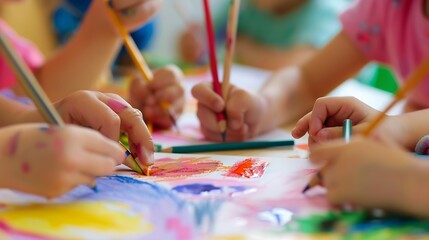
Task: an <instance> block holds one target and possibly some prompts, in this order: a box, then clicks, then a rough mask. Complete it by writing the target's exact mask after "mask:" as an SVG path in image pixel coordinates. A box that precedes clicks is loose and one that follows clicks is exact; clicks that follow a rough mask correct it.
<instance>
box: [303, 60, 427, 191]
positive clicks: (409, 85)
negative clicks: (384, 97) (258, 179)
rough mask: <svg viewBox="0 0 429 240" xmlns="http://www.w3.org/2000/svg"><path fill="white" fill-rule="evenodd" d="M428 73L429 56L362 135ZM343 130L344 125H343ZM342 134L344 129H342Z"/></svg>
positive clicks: (313, 181)
mask: <svg viewBox="0 0 429 240" xmlns="http://www.w3.org/2000/svg"><path fill="white" fill-rule="evenodd" d="M428 73H429V57H427V58H426V59H424V60H423V62H422V63H421V64H420V65H419V66H418V67H417V68H416V70H415V71H414V72H413V73H412V74H411V75H410V76H409V77H408V78H407V81H406V83H405V85H404V86H403V87H402V88H401V89H399V90H398V92H397V93H396V94H395V96H394V98H393V100H392V102H391V103H390V104H389V105H388V106H387V107H386V108H385V109H384V110H383V111H382V112H381V113H380V114H379V115H378V116H377V117H376V118H375V119H374V120H373V121H372V122H371V123H370V124H369V126H368V127H367V128H366V129H365V131H364V132H363V136H365V137H368V136H369V135H370V134H371V133H372V131H374V129H375V128H376V127H377V126H378V125H379V124H380V123H381V122H382V121H383V119H384V118H385V117H386V115H387V112H388V111H389V110H390V109H392V107H393V106H395V105H396V104H397V103H398V102H399V101H400V100H402V99H403V98H404V97H405V96H406V95H407V93H408V92H409V91H411V90H412V89H414V88H415V87H416V86H417V85H418V84H419V83H420V82H421V81H423V79H424V78H425V76H426V75H427V74H428ZM343 130H344V126H343ZM343 134H344V131H343ZM322 173H323V169H322V170H321V172H320V173H318V174H317V175H316V176H315V177H314V178H312V180H311V181H310V183H309V184H308V185H307V186H306V187H305V188H304V190H303V193H304V192H306V191H308V190H309V189H310V188H311V187H313V186H315V185H317V184H318V183H319V182H320V181H321V178H322Z"/></svg>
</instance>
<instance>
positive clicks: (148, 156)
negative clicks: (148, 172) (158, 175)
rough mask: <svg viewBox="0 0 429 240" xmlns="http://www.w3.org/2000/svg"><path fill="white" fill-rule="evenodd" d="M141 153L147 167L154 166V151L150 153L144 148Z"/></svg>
mask: <svg viewBox="0 0 429 240" xmlns="http://www.w3.org/2000/svg"><path fill="white" fill-rule="evenodd" d="M141 151H142V153H143V155H144V157H145V158H146V162H147V165H152V164H153V162H154V156H153V152H154V151H153V149H152V151H148V150H147V149H146V148H144V147H142V149H141Z"/></svg>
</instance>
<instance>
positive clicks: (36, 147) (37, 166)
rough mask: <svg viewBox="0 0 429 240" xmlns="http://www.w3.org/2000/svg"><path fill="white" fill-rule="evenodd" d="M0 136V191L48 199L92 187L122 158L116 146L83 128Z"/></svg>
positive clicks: (15, 130) (40, 127)
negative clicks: (22, 193)
mask: <svg viewBox="0 0 429 240" xmlns="http://www.w3.org/2000/svg"><path fill="white" fill-rule="evenodd" d="M0 132H1V134H0V145H1V146H2V149H4V151H2V153H1V155H2V157H1V158H0V159H1V161H0V166H1V167H0V171H1V174H0V187H5V188H10V189H14V190H19V191H22V192H26V193H31V194H37V195H42V196H46V197H49V198H52V197H57V196H60V195H62V194H64V193H66V192H68V191H70V190H72V189H73V188H74V187H76V186H78V185H80V184H87V185H90V186H92V185H94V183H95V178H97V177H100V176H107V175H110V174H112V173H113V172H114V171H115V166H116V165H118V164H121V163H122V161H123V160H124V158H125V154H124V151H123V149H122V148H121V147H120V146H119V145H118V143H117V142H116V141H112V140H110V139H108V138H105V137H104V136H102V135H101V134H100V133H98V132H96V131H94V130H91V129H87V128H82V127H77V126H72V125H67V126H65V127H62V128H58V127H55V126H49V125H46V124H25V125H24V124H22V125H14V126H12V127H7V128H2V129H1V130H0Z"/></svg>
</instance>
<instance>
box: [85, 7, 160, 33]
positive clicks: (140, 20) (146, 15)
mask: <svg viewBox="0 0 429 240" xmlns="http://www.w3.org/2000/svg"><path fill="white" fill-rule="evenodd" d="M108 2H109V6H110V8H112V9H113V10H114V11H115V12H116V14H117V16H118V17H119V19H120V21H121V23H122V24H123V25H124V26H125V28H126V29H127V30H128V31H133V30H135V29H137V28H139V27H140V26H142V25H143V24H144V23H146V22H147V21H148V20H149V19H150V18H151V17H153V16H154V15H155V13H157V12H158V10H159V9H160V8H161V5H162V0H109V1H108ZM107 10H108V9H107V5H106V3H105V1H104V0H99V1H92V4H91V7H90V8H89V11H88V13H87V18H88V19H87V20H88V22H93V23H95V24H96V25H98V26H94V27H101V28H104V27H106V26H108V28H107V29H114V30H115V31H116V26H115V25H114V23H113V22H112V20H111V19H110V16H109V14H108V12H107ZM84 24H85V22H84ZM95 29H96V28H95ZM100 30H104V29H100Z"/></svg>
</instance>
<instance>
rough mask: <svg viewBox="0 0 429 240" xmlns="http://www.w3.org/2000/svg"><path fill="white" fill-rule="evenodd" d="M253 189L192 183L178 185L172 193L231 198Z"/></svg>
mask: <svg viewBox="0 0 429 240" xmlns="http://www.w3.org/2000/svg"><path fill="white" fill-rule="evenodd" d="M251 190H252V191H253V190H255V189H253V188H250V187H246V186H216V185H213V184H211V183H193V184H185V185H179V186H176V187H174V188H173V191H176V192H178V193H182V194H189V195H196V196H198V195H199V196H218V195H219V196H224V195H227V196H229V197H233V196H234V195H237V194H239V193H244V192H248V191H251Z"/></svg>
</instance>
